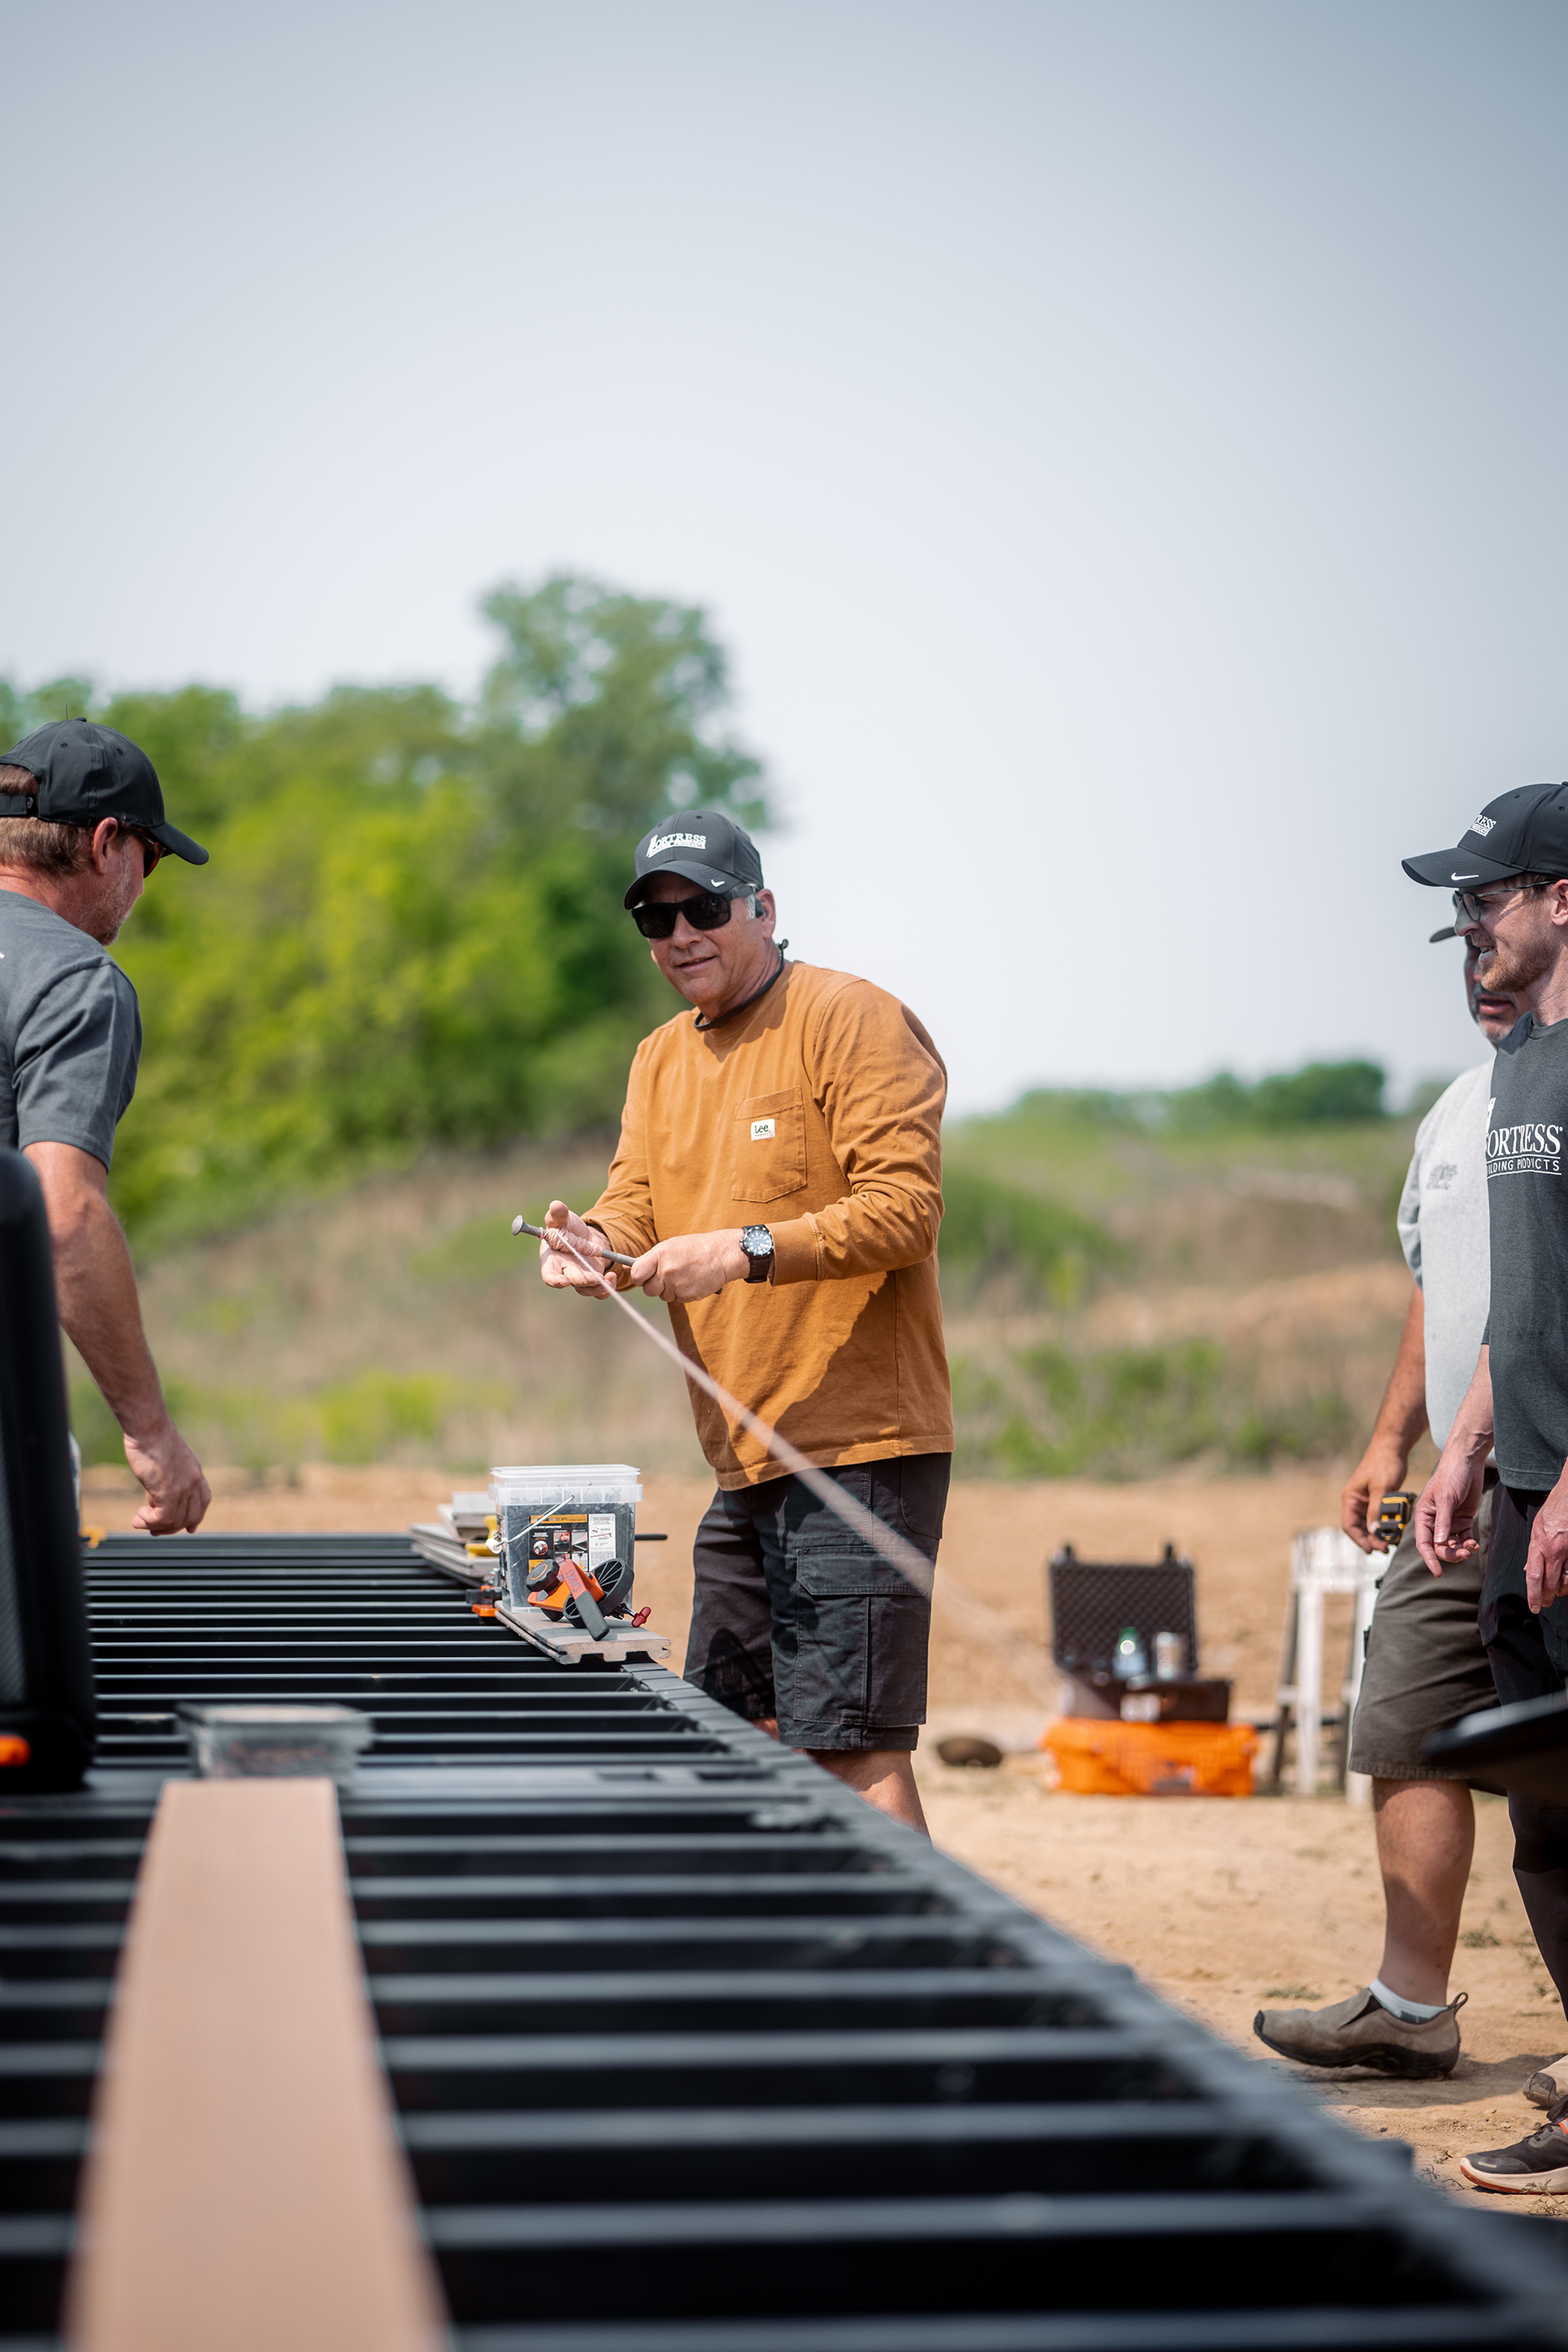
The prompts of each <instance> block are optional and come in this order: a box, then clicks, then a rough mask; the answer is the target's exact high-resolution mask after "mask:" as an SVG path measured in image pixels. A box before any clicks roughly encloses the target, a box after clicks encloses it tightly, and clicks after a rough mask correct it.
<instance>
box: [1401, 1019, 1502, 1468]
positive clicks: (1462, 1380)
mask: <svg viewBox="0 0 1568 2352" xmlns="http://www.w3.org/2000/svg"><path fill="white" fill-rule="evenodd" d="M1491 1074H1492V1066H1491V1064H1490V1062H1489V1061H1486V1062H1481V1063H1479V1064H1478V1066H1476V1068H1475V1069H1473V1070H1467V1071H1466V1072H1465V1074H1464V1076H1462V1077H1458V1078H1456V1079H1455V1080H1454V1083H1453V1085H1452V1086H1451V1087H1448V1088H1447V1091H1446V1092H1445V1093H1443V1094H1440V1095H1439V1096H1438V1097H1437V1099H1436V1102H1435V1103H1434V1104H1433V1106H1432V1108H1431V1109H1430V1110H1429V1111H1428V1112H1427V1114H1426V1118H1424V1119H1423V1120H1422V1122H1421V1124H1420V1126H1419V1127H1418V1128H1417V1129H1416V1130H1415V1151H1414V1153H1413V1154H1412V1156H1411V1160H1410V1173H1409V1174H1408V1175H1407V1176H1406V1178H1405V1190H1404V1192H1403V1193H1402V1194H1401V1195H1400V1201H1399V1241H1400V1246H1401V1248H1402V1249H1403V1250H1404V1252H1405V1263H1406V1264H1407V1265H1408V1266H1409V1268H1410V1271H1411V1273H1412V1274H1413V1275H1414V1276H1415V1279H1416V1281H1417V1282H1418V1283H1419V1284H1420V1285H1421V1288H1422V1292H1423V1294H1424V1297H1425V1303H1426V1419H1427V1422H1428V1423H1429V1424H1430V1426H1431V1431H1432V1437H1433V1442H1434V1444H1437V1445H1441V1444H1443V1442H1444V1440H1445V1439H1446V1438H1447V1434H1448V1432H1449V1430H1450V1429H1451V1428H1452V1426H1453V1423H1454V1415H1455V1414H1456V1413H1457V1412H1458V1410H1459V1406H1460V1404H1461V1403H1462V1402H1463V1401H1464V1394H1465V1391H1466V1390H1467V1389H1468V1387H1469V1385H1470V1376H1471V1374H1472V1373H1473V1372H1474V1370H1475V1369H1476V1358H1477V1357H1478V1356H1479V1353H1480V1347H1481V1338H1482V1334H1483V1333H1484V1331H1485V1330H1486V1325H1487V1307H1488V1302H1489V1297H1490V1291H1491V1258H1490V1244H1489V1235H1488V1230H1487V1163H1486V1150H1485V1144H1486V1131H1487V1101H1488V1097H1489V1094H1490V1091H1491Z"/></svg>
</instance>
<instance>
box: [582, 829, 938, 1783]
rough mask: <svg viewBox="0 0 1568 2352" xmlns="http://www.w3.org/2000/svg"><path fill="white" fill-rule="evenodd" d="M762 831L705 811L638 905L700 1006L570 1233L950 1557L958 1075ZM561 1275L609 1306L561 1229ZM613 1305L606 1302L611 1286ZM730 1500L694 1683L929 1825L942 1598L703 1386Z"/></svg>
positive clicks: (631, 1091) (710, 1555)
mask: <svg viewBox="0 0 1568 2352" xmlns="http://www.w3.org/2000/svg"><path fill="white" fill-rule="evenodd" d="M762 879H763V875H762V864H761V860H760V859H759V858H758V856H757V852H756V849H755V846H754V845H753V844H752V841H751V840H750V838H749V836H748V835H746V834H745V833H744V832H743V831H742V829H741V827H740V826H738V825H736V824H733V822H732V821H731V819H730V818H728V817H726V816H724V815H722V814H720V813H718V812H716V811H712V810H702V811H697V812H695V813H682V814H679V815H678V816H675V817H672V818H670V819H669V820H668V822H667V823H666V824H665V825H664V826H662V827H658V826H656V827H655V829H654V831H653V832H652V833H651V834H649V835H647V837H646V839H645V840H644V841H643V842H642V843H641V844H640V845H639V847H638V850H637V872H636V878H635V879H634V881H633V883H632V886H631V888H630V889H629V890H628V891H627V893H626V904H627V906H628V907H629V908H631V909H632V912H633V914H634V917H635V919H637V924H638V926H639V928H640V929H642V931H643V932H644V935H645V936H646V937H647V938H648V939H649V940H650V941H651V943H652V952H653V958H654V961H655V962H656V963H657V964H658V968H659V970H660V971H662V972H663V973H664V974H665V976H666V978H667V979H668V980H669V981H671V982H673V984H674V985H675V986H676V987H677V988H678V989H679V991H680V992H681V993H682V994H683V995H684V996H686V997H688V998H689V1000H690V1002H691V1003H693V1004H694V1005H695V1006H696V1008H697V1010H696V1014H695V1016H693V1015H691V1014H688V1013H681V1014H679V1015H678V1016H677V1017H676V1019H674V1020H673V1021H669V1022H667V1023H666V1024H665V1025H664V1026H663V1027H662V1028H661V1029H657V1030H656V1031H655V1032H654V1034H653V1035H652V1036H651V1037H648V1038H647V1039H645V1041H644V1043H643V1044H642V1045H641V1046H639V1048H638V1049H637V1058H636V1060H635V1061H634V1063H633V1065H632V1071H631V1077H630V1080H629V1082H628V1085H627V1088H626V1110H625V1113H624V1115H623V1118H622V1123H621V1139H620V1144H619V1147H618V1149H617V1150H616V1157H615V1160H614V1162H613V1163H612V1165H611V1169H610V1175H609V1181H608V1183H607V1184H606V1186H605V1191H604V1192H603V1193H602V1194H601V1196H600V1198H599V1200H598V1201H597V1202H595V1205H594V1207H593V1208H592V1209H591V1210H590V1211H589V1212H588V1215H587V1218H586V1219H585V1220H584V1219H579V1218H577V1217H574V1216H571V1215H570V1213H569V1212H568V1211H567V1210H566V1208H565V1207H564V1205H563V1203H562V1202H555V1203H554V1204H553V1205H552V1208H551V1211H550V1217H549V1223H551V1224H552V1225H557V1226H563V1227H565V1228H566V1229H567V1230H568V1231H569V1232H571V1234H573V1236H574V1239H575V1240H577V1241H578V1243H579V1244H580V1245H582V1246H584V1247H588V1248H594V1247H595V1245H596V1244H597V1243H598V1238H599V1236H600V1235H603V1236H605V1238H606V1239H607V1240H608V1243H609V1244H610V1246H611V1247H612V1248H614V1249H618V1250H622V1251H626V1252H627V1253H629V1254H631V1255H633V1256H634V1257H635V1258H636V1263H635V1264H634V1265H632V1267H631V1268H630V1269H629V1271H628V1272H627V1273H626V1275H625V1276H624V1277H621V1278H622V1279H624V1281H625V1283H626V1286H628V1287H629V1286H631V1285H632V1284H635V1283H640V1284H641V1286H642V1287H643V1288H644V1289H645V1290H646V1291H647V1292H648V1293H649V1294H650V1296H652V1297H660V1298H663V1299H664V1300H665V1301H666V1303H667V1304H668V1307H669V1315H670V1322H671V1325H672V1327H673V1329H674V1332H675V1337H676V1340H677V1343H678V1345H679V1347H680V1348H681V1349H683V1350H684V1351H685V1352H686V1353H687V1354H689V1355H690V1356H691V1357H692V1358H693V1360H695V1361H697V1362H699V1363H700V1364H703V1365H704V1366H705V1367H706V1368H707V1369H708V1370H710V1372H711V1373H712V1375H713V1377H714V1378H715V1379H716V1380H717V1381H719V1382H720V1384H721V1386H722V1387H724V1388H727V1389H729V1390H730V1391H731V1393H732V1394H734V1395H736V1396H739V1397H740V1398H742V1401H743V1402H745V1403H747V1404H749V1405H750V1406H751V1407H752V1410H753V1411H754V1412H758V1413H760V1414H761V1415H762V1416H763V1419H764V1420H766V1421H769V1422H771V1423H773V1426H774V1427H775V1428H777V1429H778V1430H780V1431H781V1432H782V1433H783V1434H784V1436H785V1437H787V1438H788V1439H789V1440H790V1441H791V1443H792V1444H795V1446H797V1447H798V1448H799V1450H800V1451H801V1453H803V1454H805V1456H806V1458H807V1460H808V1461H810V1462H812V1463H814V1464H816V1465H818V1466H819V1467H821V1468H823V1469H825V1470H826V1471H827V1472H829V1473H830V1474H831V1475H834V1476H836V1477H837V1478H838V1479H840V1480H841V1481H842V1482H843V1484H844V1486H846V1488H847V1491H848V1492H850V1493H851V1494H853V1495H854V1496H856V1497H857V1499H858V1500H859V1501H861V1502H862V1503H864V1504H865V1505H866V1506H867V1507H868V1508H869V1509H871V1510H873V1511H875V1512H876V1513H877V1515H878V1516H879V1517H882V1518H884V1519H886V1520H887V1522H888V1523H889V1526H892V1527H894V1528H897V1529H898V1530H899V1532H900V1534H902V1535H904V1536H906V1537H908V1538H910V1540H911V1541H912V1542H914V1543H915V1544H916V1546H917V1547H918V1548H919V1549H921V1551H922V1552H924V1553H925V1554H926V1556H927V1557H928V1558H929V1559H931V1560H933V1561H934V1559H935V1558H936V1550H937V1542H938V1539H939V1538H940V1536H941V1533H942V1511H943V1507H944V1505H945V1501H946V1496H947V1484H948V1474H949V1470H950V1467H951V1457H952V1392H951V1389H950V1386H949V1381H948V1372H947V1359H946V1356H945V1353H944V1351H943V1348H942V1304H941V1299H940V1296H939V1293H938V1289H937V1271H936V1238H937V1227H938V1224H939V1223H940V1220H941V1216H942V1162H941V1140H940V1130H941V1120H942V1104H943V1100H944V1097H945V1094H946V1085H947V1074H946V1072H945V1070H944V1069H943V1067H942V1059H941V1056H940V1055H938V1053H937V1050H936V1047H935V1046H934V1045H932V1043H931V1039H930V1037H929V1036H928V1035H927V1034H926V1032H925V1030H924V1029H923V1028H922V1027H921V1024H920V1023H919V1021H917V1020H916V1018H915V1016H914V1014H913V1013H910V1011H908V1009H907V1008H906V1007H905V1006H904V1005H902V1004H900V1003H899V1002H898V1000H897V999H896V998H895V997H891V996H889V995H888V994H886V993H885V992H884V991H883V990H881V989H879V988H875V987H873V986H872V985H871V983H870V982H868V981H863V980H857V979H854V978H852V977H851V976H850V975H849V974H847V973H845V972H837V971H821V970H818V969H816V968H814V967H813V966H811V965H807V964H799V963H787V962H786V961H784V954H783V951H782V949H781V948H780V947H779V946H778V945H777V944H775V941H774V939H773V928H774V920H775V909H774V906H773V894H772V892H771V891H769V890H766V889H764V888H763V887H762ZM540 1258H541V1265H542V1272H543V1276H544V1279H545V1281H546V1283H547V1284H549V1285H550V1286H552V1287H556V1288H568V1287H569V1288H574V1289H577V1290H579V1291H581V1292H583V1293H584V1296H588V1297H593V1296H595V1288H594V1286H592V1285H591V1284H590V1282H589V1280H588V1277H587V1276H585V1275H584V1273H583V1271H582V1269H581V1268H580V1267H579V1266H577V1265H576V1264H575V1263H574V1261H573V1260H572V1259H571V1258H569V1257H566V1256H564V1255H563V1254H562V1253H561V1252H559V1251H558V1250H554V1249H552V1248H551V1247H550V1246H549V1245H548V1244H542V1245H541V1249H540ZM600 1295H602V1294H600ZM692 1393H693V1402H694V1406H695V1410H696V1414H697V1430H698V1435H699V1438H700V1441H701V1444H702V1449H703V1451H704V1453H705V1454H707V1456H708V1459H709V1461H710V1463H711V1465H713V1469H714V1471H715V1473H716V1475H717V1478H718V1486H719V1491H718V1493H717V1494H716V1495H715V1496H714V1499H713V1503H712V1506H711V1507H710V1510H709V1511H708V1513H707V1516H706V1517H705V1518H704V1519H703V1522H702V1525H701V1528H700V1530H699V1532H698V1538H697V1544H696V1549H695V1554H694V1566H695V1571H696V1601H695V1608H694V1612H693V1616H692V1627H691V1643H690V1647H689V1651H688V1654H687V1661H686V1673H687V1677H688V1679H689V1681H692V1682H695V1683H697V1684H699V1685H700V1686H701V1687H702V1688H704V1689H706V1690H708V1691H710V1693H711V1694H712V1696H714V1697H716V1698H719V1699H721V1700H722V1701H723V1703H724V1704H725V1705H726V1706H731V1707H732V1708H734V1709H735V1710H736V1712H737V1713H739V1714H742V1715H745V1716H748V1717H751V1718H752V1720H753V1721H755V1722H758V1723H761V1724H763V1725H764V1726H765V1727H767V1728H769V1729H770V1730H776V1731H777V1733H778V1736H779V1737H780V1738H782V1739H784V1740H785V1741H786V1742H787V1743H788V1744H789V1745H790V1746H792V1747H795V1748H804V1749H805V1750H806V1751H807V1752H808V1753H810V1754H811V1755H813V1756H815V1757H816V1759H817V1760H818V1762H820V1763H822V1764H824V1765H825V1766H826V1768H827V1769H829V1770H830V1771H833V1772H835V1773H837V1775H838V1777H839V1778H840V1779H842V1780H847V1781H848V1782H849V1784H850V1785H851V1786H852V1787H855V1788H857V1789H858V1790H860V1791H861V1792H862V1794H864V1795H866V1796H867V1797H868V1798H869V1799H870V1801H872V1802H873V1803H874V1804H878V1805H879V1806H880V1807H881V1809H882V1810H883V1811H887V1812H889V1813H892V1814H893V1815H894V1816H895V1817H896V1818H897V1819H900V1820H902V1821H906V1822H910V1823H911V1824H913V1825H915V1826H921V1827H923V1821H922V1817H921V1810H920V1801H919V1799H918V1797H917V1796H916V1793H915V1787H914V1778H913V1773H912V1770H911V1769H910V1753H911V1751H912V1749H913V1748H914V1746H915V1742H916V1739H917V1738H918V1736H919V1726H920V1724H921V1722H923V1720H924V1718H925V1667H926V1649H927V1643H928V1637H929V1632H930V1603H929V1601H926V1600H924V1599H922V1598H921V1595H920V1594H918V1593H917V1592H916V1591H914V1590H913V1588H912V1587H911V1586H910V1584H909V1583H908V1582H907V1581H906V1580H904V1579H903V1578H902V1577H901V1576H900V1574H899V1572H898V1570H896V1569H893V1568H891V1567H889V1565H888V1564H887V1563H886V1562H884V1561H883V1560H882V1559H879V1557H878V1556H877V1555H876V1554H875V1553H874V1552H872V1551H871V1550H870V1549H869V1548H868V1546H867V1545H865V1544H864V1543H862V1542H861V1541H860V1540H859V1539H858V1538H856V1537H855V1536H853V1535H851V1534H850V1532H849V1530H848V1529H847V1528H845V1527H844V1525H843V1524H842V1522H841V1521H840V1520H838V1519H837V1517H835V1516H834V1515H833V1514H832V1513H831V1512H829V1511H828V1510H826V1508H825V1507H824V1506H823V1505H822V1504H821V1503H820V1502H819V1501H818V1500H817V1499H816V1496H813V1495H812V1494H811V1493H810V1492H809V1491H808V1490H807V1489H806V1488H805V1487H804V1486H802V1485H801V1483H800V1481H799V1480H797V1479H795V1478H793V1477H790V1476H789V1475H787V1474H783V1473H781V1472H780V1470H779V1468H778V1465H776V1464H775V1463H774V1462H773V1459H772V1457H771V1456H770V1455H769V1454H766V1453H765V1452H764V1451H763V1448H762V1447H761V1446H760V1445H759V1444H757V1442H756V1440H755V1439H754V1438H752V1436H750V1435H749V1434H748V1433H746V1432H745V1431H743V1430H742V1429H740V1428H739V1427H736V1426H734V1425H732V1424H731V1423H730V1422H729V1421H728V1420H727V1418H726V1416H725V1415H724V1414H723V1413H721V1412H720V1410H719V1408H718V1407H717V1406H716V1405H714V1404H712V1403H710V1402H709V1401H708V1400H707V1399H706V1398H704V1397H703V1396H701V1395H700V1394H699V1393H698V1392H697V1391H693V1392H692Z"/></svg>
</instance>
